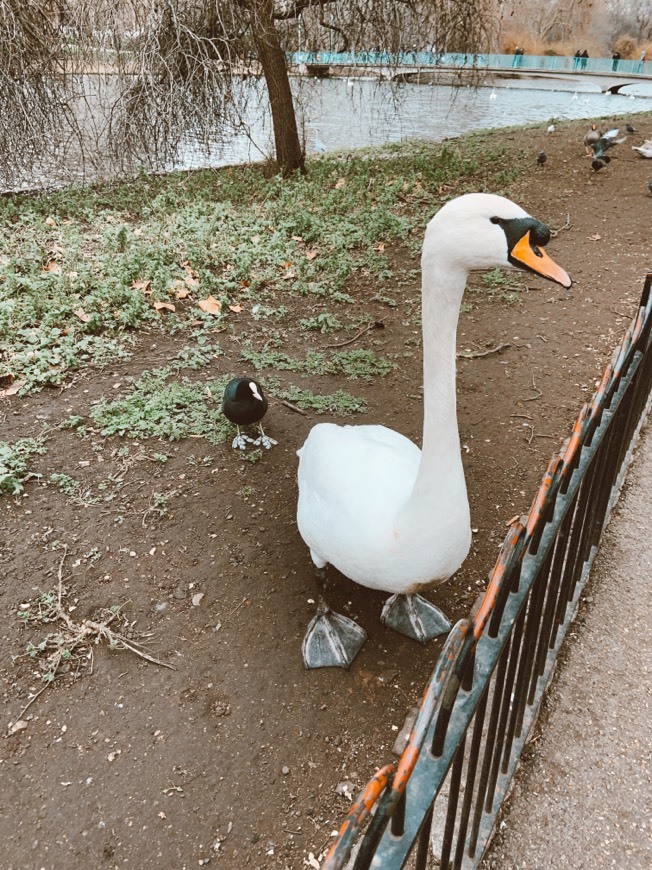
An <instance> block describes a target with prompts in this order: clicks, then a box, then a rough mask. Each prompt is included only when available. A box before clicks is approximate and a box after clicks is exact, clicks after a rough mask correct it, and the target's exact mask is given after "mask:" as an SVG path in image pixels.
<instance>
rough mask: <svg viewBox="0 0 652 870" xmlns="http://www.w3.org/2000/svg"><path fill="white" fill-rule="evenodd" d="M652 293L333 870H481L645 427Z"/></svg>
mask: <svg viewBox="0 0 652 870" xmlns="http://www.w3.org/2000/svg"><path fill="white" fill-rule="evenodd" d="M651 289H652V273H651V274H649V275H648V276H647V279H646V281H645V287H644V290H643V296H642V298H641V302H640V307H639V310H638V313H637V315H636V317H635V318H634V319H633V321H632V322H631V324H630V325H629V327H628V329H627V331H626V333H625V335H624V337H623V339H622V341H621V343H620V345H619V346H618V347H617V348H616V350H615V351H614V354H613V357H612V360H611V362H610V363H609V365H608V366H607V368H606V370H605V372H604V376H603V378H602V380H601V382H600V385H599V386H598V388H597V390H596V392H595V393H594V395H593V398H592V399H591V401H590V402H588V403H587V404H586V405H585V406H584V407H583V408H582V410H581V412H580V415H579V417H578V419H577V421H576V423H575V425H574V427H573V431H572V434H571V436H570V438H569V439H568V440H567V442H566V443H565V444H564V447H563V448H562V450H561V451H560V453H558V454H556V455H555V456H553V458H552V460H551V461H550V464H549V466H548V469H547V471H546V473H545V475H544V478H543V481H542V483H541V486H540V488H539V491H538V492H537V494H536V496H535V499H534V501H533V503H532V507H531V509H530V512H529V514H528V515H527V516H526V517H522V518H521V519H519V520H517V521H515V522H514V523H513V524H512V526H511V527H510V530H509V532H508V534H507V537H506V539H505V542H504V544H503V547H502V549H501V552H500V554H499V557H498V561H497V563H496V565H495V567H494V569H493V571H492V573H491V574H490V577H489V584H488V587H487V590H486V592H485V594H484V596H483V597H482V599H481V600H479V602H478V603H477V606H476V607H474V608H473V610H472V612H471V615H470V616H469V617H468V618H467V619H462V620H460V622H458V623H457V625H455V626H454V627H453V629H452V631H451V633H450V635H449V636H448V638H447V640H446V643H445V645H444V648H443V650H442V652H441V655H440V656H439V659H438V661H437V664H436V666H435V670H434V671H433V673H432V676H431V678H430V680H429V682H428V685H427V686H426V690H425V693H424V696H423V699H422V702H421V706H420V708H419V713H418V715H417V718H416V721H415V724H414V726H413V728H412V731H411V734H410V737H409V739H408V743H407V746H406V749H405V751H404V752H403V754H402V756H401V758H400V759H399V760H398V762H396V763H395V764H389V765H387V766H386V767H384V768H383V769H382V770H380V771H378V773H377V774H376V775H375V776H374V777H373V779H372V780H371V781H370V782H369V784H368V785H367V786H366V787H365V789H364V790H363V792H362V793H361V795H360V796H359V797H358V798H357V800H356V801H355V802H354V803H353V805H352V806H351V808H350V810H349V813H348V815H347V817H346V819H345V821H344V823H343V825H342V827H341V829H340V832H339V835H338V837H337V839H336V840H335V842H334V844H333V846H332V848H331V850H330V852H329V853H328V855H327V857H326V859H325V861H324V864H323V865H322V870H338V868H342V867H344V866H347V864H349V865H350V866H352V867H353V868H355V870H366V868H368V867H370V866H373V867H377V868H382V870H395V868H401V867H404V866H405V864H406V863H407V861H408V859H409V860H410V867H411V868H412V867H413V868H414V870H423V868H425V867H426V866H427V864H428V856H429V854H432V855H433V856H434V857H435V859H437V861H438V863H439V866H440V867H441V868H443V870H448V868H466V867H476V866H477V865H478V863H479V861H480V859H481V857H482V854H483V852H484V850H485V848H486V846H487V844H488V842H489V838H490V836H491V832H492V830H493V826H494V823H495V820H496V817H497V814H498V811H499V809H500V806H501V803H502V801H503V798H504V796H505V794H506V791H507V788H508V786H509V783H510V781H511V779H512V777H513V774H514V771H515V769H516V765H517V763H518V759H519V757H520V755H521V752H522V749H523V747H524V745H525V743H526V741H527V739H528V735H529V733H530V730H531V727H532V725H533V723H534V721H535V719H536V716H537V712H538V708H539V704H540V702H541V698H542V696H543V694H544V692H545V689H546V686H547V684H548V682H549V680H550V677H551V675H552V671H553V668H554V663H555V659H556V657H557V653H558V651H559V648H560V646H561V644H562V641H563V639H564V637H565V634H566V631H567V629H568V626H569V624H570V622H571V620H572V619H573V617H574V615H575V612H576V610H577V605H578V602H579V597H580V594H581V592H582V589H583V587H584V585H585V583H586V579H587V577H588V573H589V570H590V567H591V565H592V563H593V559H594V557H595V554H596V551H597V547H598V542H599V540H600V536H601V534H602V531H603V529H604V528H605V526H606V524H607V522H608V519H609V514H610V511H611V508H612V506H613V504H614V502H615V500H616V498H617V497H618V493H619V490H620V487H621V484H622V480H623V477H624V474H625V470H626V467H627V464H628V461H629V456H630V455H631V450H632V447H633V445H634V442H635V440H636V437H637V435H638V431H639V429H640V426H641V425H642V422H643V420H644V418H645V414H646V411H647V408H648V403H649V397H650V392H651V390H652V347H650V343H651V342H650V329H651V325H652V299H651V293H650V291H651ZM367 822H368V824H367V826H366V830H364V833H362V832H363V829H364V827H365V824H366V823H367ZM352 855H354V856H355V857H351V856H352Z"/></svg>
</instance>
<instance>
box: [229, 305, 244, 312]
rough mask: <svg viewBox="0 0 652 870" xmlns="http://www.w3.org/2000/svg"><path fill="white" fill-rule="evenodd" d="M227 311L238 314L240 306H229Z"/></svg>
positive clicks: (240, 309)
mask: <svg viewBox="0 0 652 870" xmlns="http://www.w3.org/2000/svg"><path fill="white" fill-rule="evenodd" d="M229 311H233V312H234V314H240V312H241V311H242V305H240V304H239V303H238V305H229Z"/></svg>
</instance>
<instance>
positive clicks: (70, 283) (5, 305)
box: [0, 134, 518, 393]
mask: <svg viewBox="0 0 652 870" xmlns="http://www.w3.org/2000/svg"><path fill="white" fill-rule="evenodd" d="M500 153H501V150H500V149H499V148H497V147H496V145H495V140H494V139H492V137H491V134H488V135H484V136H475V137H469V138H468V139H463V140H459V142H456V143H455V144H454V145H451V144H449V143H445V144H443V145H441V144H437V145H433V144H429V143H409V144H401V145H393V146H388V147H386V148H383V149H366V150H361V151H356V152H355V156H354V157H353V159H350V160H346V161H344V160H342V158H341V156H339V155H336V156H334V157H325V158H321V159H319V160H315V161H312V162H311V163H310V167H309V172H308V174H307V175H306V176H298V177H296V178H293V179H289V180H283V179H281V178H279V177H272V178H265V177H264V176H263V172H262V169H261V168H260V167H257V166H250V167H246V168H244V169H243V168H242V167H232V168H225V169H223V170H220V171H219V172H215V171H212V170H210V171H204V172H196V173H190V174H188V173H180V174H178V175H170V176H165V177H147V176H145V175H142V176H140V177H138V178H136V179H133V180H131V181H129V182H125V183H122V184H111V185H98V186H96V187H94V188H78V189H77V188H70V189H67V190H63V191H58V192H56V193H52V194H48V195H46V196H41V197H20V196H18V197H13V198H3V199H2V201H0V232H2V234H3V251H2V255H1V256H0V345H2V347H3V351H4V353H3V354H2V355H0V360H1V362H0V375H5V374H6V375H8V374H12V375H13V376H14V377H15V378H16V379H17V380H21V381H24V384H23V387H22V391H23V393H28V392H32V391H35V390H38V389H40V388H41V387H42V386H44V385H45V384H59V383H63V382H65V381H66V380H68V379H69V378H70V374H71V372H72V371H74V370H75V369H78V368H79V367H81V366H83V365H87V364H89V363H90V364H96V365H104V364H106V362H107V361H109V360H112V359H115V358H116V357H123V358H126V357H128V356H129V354H130V352H131V347H130V344H131V342H132V340H133V332H134V331H135V330H140V329H143V328H146V329H148V330H154V329H165V330H168V331H170V332H176V331H178V330H190V329H192V328H193V326H192V325H193V324H194V323H196V321H197V320H200V321H203V322H204V323H205V324H206V326H207V328H208V327H210V326H212V325H214V324H215V323H216V322H218V323H222V322H224V321H225V320H226V319H227V318H229V317H230V316H231V314H230V311H229V304H231V303H234V302H242V303H245V304H246V305H248V306H250V308H249V310H250V311H251V314H252V316H253V318H254V319H257V318H258V319H260V318H265V317H283V316H285V306H284V305H279V304H278V300H277V299H276V297H279V299H280V298H287V295H288V294H292V295H307V294H311V295H319V296H324V297H328V298H329V299H330V300H332V301H333V302H336V303H351V302H354V301H355V289H354V288H355V286H356V283H357V281H358V279H359V278H361V277H363V278H364V279H365V280H366V281H375V282H377V283H379V284H383V282H384V281H385V280H387V279H388V278H389V277H391V271H390V269H389V268H388V260H387V257H386V255H385V253H384V250H385V246H386V245H387V244H388V243H391V242H402V243H407V244H409V245H411V244H414V245H417V244H418V245H420V243H421V233H422V229H423V226H424V224H425V222H426V220H428V219H429V218H430V217H431V216H432V214H433V212H434V211H435V210H436V209H437V207H438V206H439V205H441V203H442V202H443V201H445V199H448V198H450V197H451V196H453V195H456V194H457V193H461V192H463V191H464V189H465V185H468V184H469V183H470V180H471V179H474V178H475V177H476V173H478V172H482V173H483V177H484V178H485V183H486V184H487V185H492V184H493V182H494V180H495V179H497V178H498V176H499V174H500V172H499V170H498V169H497V167H499V166H500V165H501V160H500V159H498V158H497V156H498V157H499V156H500ZM501 171H502V170H501ZM517 171H518V167H512V168H510V172H511V173H512V174H514V173H516V172H517ZM474 183H475V182H474ZM493 186H494V189H495V184H494V185H493ZM4 239H6V243H5V242H4ZM209 294H210V295H212V296H214V297H215V298H216V299H218V300H219V301H220V302H221V303H222V309H221V312H220V314H219V316H217V317H212V316H211V315H207V314H204V313H203V312H202V311H200V309H199V308H198V305H197V303H198V302H199V300H201V299H203V298H205V297H207V296H208V295H209ZM379 298H381V299H382V301H384V302H386V304H390V305H391V304H395V301H394V300H393V299H391V298H389V297H386V296H385V294H382V293H380V294H379ZM161 302H163V303H166V304H167V305H168V306H169V305H174V306H175V309H176V310H175V311H169V310H163V311H159V310H157V308H156V307H155V304H156V303H161ZM306 328H313V327H312V326H311V327H306ZM317 328H319V329H323V330H324V331H326V330H327V329H330V328H333V326H332V324H328V323H327V321H326V320H322V322H321V323H320V324H318V326H317ZM208 353H209V351H208V349H205V351H201V350H196V351H194V352H193V353H191V354H189V355H188V356H187V358H186V360H184V359H180V360H179V361H180V362H182V363H184V362H185V364H187V365H192V366H198V365H204V364H205V360H206V355H207V354H208Z"/></svg>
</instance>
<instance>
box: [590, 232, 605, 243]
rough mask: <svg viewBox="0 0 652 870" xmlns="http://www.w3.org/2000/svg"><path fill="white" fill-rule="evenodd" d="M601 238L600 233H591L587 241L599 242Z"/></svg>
mask: <svg viewBox="0 0 652 870" xmlns="http://www.w3.org/2000/svg"><path fill="white" fill-rule="evenodd" d="M601 238H602V236H601V235H600V233H593V235H592V236H589V241H590V242H599V241H600V239H601Z"/></svg>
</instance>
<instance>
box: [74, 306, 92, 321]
mask: <svg viewBox="0 0 652 870" xmlns="http://www.w3.org/2000/svg"><path fill="white" fill-rule="evenodd" d="M74 313H75V315H76V316H77V317H78V318H79V319H80V320H81V321H82V322H83V323H88V321H89V320H90V319H91V316H90V314H86V312H85V311H84V309H83V308H76V309H75V312H74Z"/></svg>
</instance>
